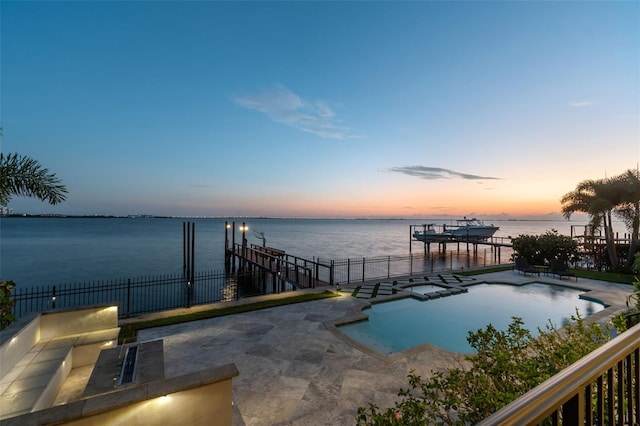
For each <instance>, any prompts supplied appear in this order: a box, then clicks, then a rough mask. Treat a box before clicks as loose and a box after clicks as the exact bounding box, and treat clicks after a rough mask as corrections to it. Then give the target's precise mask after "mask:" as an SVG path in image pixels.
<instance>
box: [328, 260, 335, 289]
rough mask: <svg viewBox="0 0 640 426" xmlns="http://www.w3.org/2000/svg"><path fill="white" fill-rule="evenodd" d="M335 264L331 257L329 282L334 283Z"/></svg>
mask: <svg viewBox="0 0 640 426" xmlns="http://www.w3.org/2000/svg"><path fill="white" fill-rule="evenodd" d="M334 266H335V263H334V260H333V259H331V266H329V284H331V285H333V282H334V281H333V280H334V278H335V277H334V275H333V267H334Z"/></svg>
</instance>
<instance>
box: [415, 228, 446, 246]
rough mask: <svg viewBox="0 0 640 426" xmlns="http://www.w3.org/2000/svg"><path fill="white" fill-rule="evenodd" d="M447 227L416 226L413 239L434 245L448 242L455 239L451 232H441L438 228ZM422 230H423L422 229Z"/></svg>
mask: <svg viewBox="0 0 640 426" xmlns="http://www.w3.org/2000/svg"><path fill="white" fill-rule="evenodd" d="M445 226H446V225H437V224H435V223H425V224H423V225H415V226H414V231H413V238H414V239H416V240H418V241H422V242H424V243H434V242H441V241H447V240H450V239H452V238H453V235H452V234H451V233H450V232H445V231H444V230H442V231H440V230H438V229H437V227H440V228H443V227H445ZM420 228H422V229H420Z"/></svg>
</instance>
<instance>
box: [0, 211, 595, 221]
mask: <svg viewBox="0 0 640 426" xmlns="http://www.w3.org/2000/svg"><path fill="white" fill-rule="evenodd" d="M0 218H2V219H5V218H13V219H16V218H17V219H227V220H415V221H416V222H421V221H425V220H435V221H450V220H455V219H454V218H451V217H449V218H435V219H432V218H407V217H269V216H159V215H147V214H139V215H99V214H94V215H73V214H30V213H11V214H5V215H0ZM485 220H486V221H496V222H557V221H558V220H560V219H518V218H504V219H485ZM565 220H566V219H565ZM566 221H567V222H584V220H577V221H574V220H566Z"/></svg>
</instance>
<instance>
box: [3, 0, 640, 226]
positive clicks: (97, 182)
mask: <svg viewBox="0 0 640 426" xmlns="http://www.w3.org/2000/svg"><path fill="white" fill-rule="evenodd" d="M0 24H1V30H0V54H1V57H0V60H1V62H0V73H1V74H0V79H1V80H0V81H1V93H0V98H1V101H0V108H1V109H0V117H1V122H2V129H3V135H2V140H1V150H2V152H3V153H5V154H6V153H12V152H17V153H20V154H22V155H28V156H30V157H32V158H35V159H37V160H38V161H39V162H40V163H41V164H42V165H43V167H46V168H47V169H49V171H51V172H54V173H55V174H56V176H57V177H59V178H60V179H61V180H62V182H63V183H64V184H65V185H66V186H67V189H68V191H69V194H68V197H67V200H66V201H65V202H63V203H61V204H59V205H56V206H50V205H48V204H46V203H44V202H42V201H39V200H37V199H31V198H25V197H14V198H13V199H12V200H11V202H10V203H9V207H10V208H11V209H13V211H14V212H16V213H31V214H39V213H51V214H82V215H85V214H86V215H92V214H105V215H128V214H152V215H168V216H216V217H219V216H225V217H226V216H229V217H251V216H277V217H404V218H413V217H440V216H463V215H465V216H469V215H476V216H479V217H505V218H524V217H528V218H531V217H548V216H551V215H557V214H558V213H559V212H560V211H561V203H560V199H561V197H562V195H563V194H565V193H567V192H570V191H571V190H573V189H575V187H576V185H577V184H578V183H579V182H581V181H583V180H587V179H600V178H604V177H606V176H614V175H618V174H621V173H623V172H624V171H626V170H628V169H636V167H637V166H638V162H639V161H640V2H637V1H629V2H622V1H607V2H597V1H594V2H591V1H589V2H582V1H470V2H465V1H453V2H437V1H422V2H421V1H415V2H397V1H394V2H384V1H380V2H368V1H352V2H341V1H332V2H324V1H318V2H313V1H291V2H271V1H264V2H242V1H237V2H214V1H197V2H190V1H140V2H127V1H117V2H116V1H101V2H89V1H71V2H58V1H47V2H42V1H37V2H30V1H18V2H11V1H4V0H3V1H2V2H1V3H0Z"/></svg>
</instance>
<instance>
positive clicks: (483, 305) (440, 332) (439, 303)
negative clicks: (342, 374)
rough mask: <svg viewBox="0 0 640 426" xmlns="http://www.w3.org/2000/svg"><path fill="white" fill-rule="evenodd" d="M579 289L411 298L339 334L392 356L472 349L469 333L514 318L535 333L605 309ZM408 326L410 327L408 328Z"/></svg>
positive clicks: (483, 290) (499, 287)
mask: <svg viewBox="0 0 640 426" xmlns="http://www.w3.org/2000/svg"><path fill="white" fill-rule="evenodd" d="M581 293H583V292H582V291H580V290H575V289H570V288H567V287H561V286H551V285H546V284H538V283H534V284H528V285H525V286H511V285H503V284H478V285H474V286H471V287H470V288H469V292H468V293H462V294H458V295H455V296H448V297H443V298H440V299H432V300H426V301H419V300H417V299H414V298H412V297H410V298H406V299H401V300H397V301H392V302H386V303H378V304H375V305H373V306H372V307H371V308H370V309H366V310H364V313H365V314H367V315H369V320H368V321H360V322H357V323H352V324H346V325H343V326H340V331H342V332H343V333H345V334H347V335H348V336H350V337H352V338H353V339H355V340H357V341H359V342H361V343H363V344H364V345H366V346H368V347H370V348H372V349H375V350H376V351H378V352H381V353H386V354H390V353H394V352H399V351H403V350H405V349H409V348H412V347H414V346H418V345H421V344H424V343H431V344H433V345H436V346H438V347H441V348H443V349H447V350H450V351H453V352H462V353H470V352H472V351H473V349H472V348H471V346H470V345H469V343H468V342H467V335H468V332H469V330H478V329H480V328H484V327H485V326H486V325H487V324H493V326H494V327H495V328H497V329H498V330H506V329H507V327H508V325H509V323H510V322H511V317H513V316H518V317H520V318H522V319H523V321H524V327H525V328H527V329H529V330H531V331H532V334H533V335H534V336H535V335H537V328H538V327H540V328H543V329H544V327H545V325H546V324H548V323H549V320H550V321H551V322H552V323H553V324H555V325H556V326H557V327H562V326H563V325H565V324H566V323H567V322H568V321H570V320H571V316H572V315H575V313H576V309H578V311H579V312H580V315H581V316H582V317H585V316H587V315H591V314H593V313H595V312H598V311H600V310H602V309H604V307H603V306H602V305H600V304H598V303H594V302H591V301H588V300H582V299H579V298H578V296H579V294H581ZM407 324H410V326H407Z"/></svg>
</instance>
